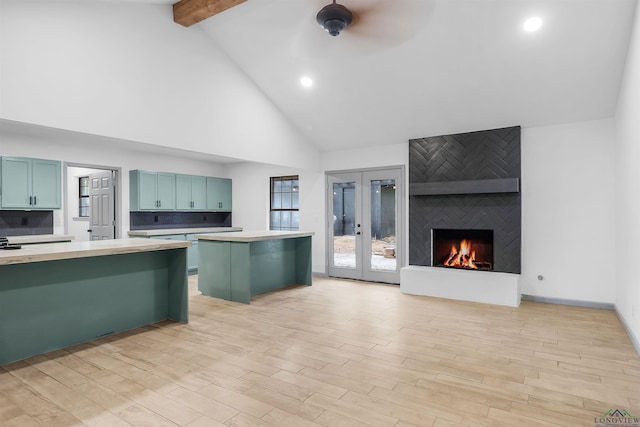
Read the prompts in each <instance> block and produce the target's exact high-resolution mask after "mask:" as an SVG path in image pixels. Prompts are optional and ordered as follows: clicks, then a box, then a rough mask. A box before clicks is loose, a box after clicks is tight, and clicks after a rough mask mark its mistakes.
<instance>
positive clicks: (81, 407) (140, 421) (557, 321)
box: [0, 276, 640, 427]
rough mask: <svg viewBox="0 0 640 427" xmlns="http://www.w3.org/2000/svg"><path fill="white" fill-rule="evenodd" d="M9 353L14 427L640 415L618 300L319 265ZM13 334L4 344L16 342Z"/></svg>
mask: <svg viewBox="0 0 640 427" xmlns="http://www.w3.org/2000/svg"><path fill="white" fill-rule="evenodd" d="M196 280H197V276H192V277H191V278H190V282H191V283H190V289H191V292H190V293H191V296H190V323H189V324H188V325H182V324H177V323H173V322H163V323H161V324H157V325H153V326H149V327H144V328H140V329H136V330H134V331H130V332H127V333H122V334H118V335H112V336H109V337H105V338H103V339H100V340H96V341H92V342H90V343H86V344H82V345H77V346H74V347H71V348H68V349H65V350H60V351H55V352H52V353H49V354H46V355H43V356H38V357H33V358H30V359H28V360H24V361H21V362H17V363H13V364H10V365H6V366H3V367H0V425H1V426H3V427H8V426H20V427H25V426H39V425H44V426H75V425H89V426H121V425H122V426H129V425H134V426H155V425H158V426H175V425H179V426H191V427H195V426H223V425H226V426H285V427H287V426H292V427H304V426H318V425H320V426H454V425H468V426H510V427H512V426H530V425H531V426H538V425H540V426H548V425H556V426H574V425H576V426H591V427H593V426H594V417H596V416H600V415H602V414H603V413H604V412H605V411H607V410H609V409H612V408H619V409H626V410H627V411H628V412H629V413H631V414H632V415H636V416H640V358H639V357H638V355H637V354H636V353H635V351H634V349H633V347H632V345H631V343H630V341H629V338H628V337H627V335H626V334H625V331H624V329H623V327H622V326H621V324H620V322H619V320H618V319H617V317H616V315H615V313H614V312H613V311H607V310H598V309H588V308H578V307H568V306H561V305H550V304H541V303H532V302H523V303H522V305H521V306H520V308H507V307H498V306H491V305H485V304H475V303H467V302H457V301H451V300H442V299H435V298H427V297H418V296H410V295H403V294H402V293H400V289H399V287H398V286H393V285H380V284H371V283H360V282H352V281H343V280H333V279H324V278H314V285H313V286H312V287H294V288H289V289H286V290H283V291H278V292H272V293H269V294H265V295H262V296H258V297H255V298H254V299H253V300H252V302H251V305H243V304H238V303H232V302H227V301H222V300H218V299H214V298H209V297H204V296H202V295H197V292H195V289H196ZM3 345H4V344H3Z"/></svg>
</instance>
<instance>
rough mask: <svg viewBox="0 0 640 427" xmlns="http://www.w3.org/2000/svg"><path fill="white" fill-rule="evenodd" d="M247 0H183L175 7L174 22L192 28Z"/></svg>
mask: <svg viewBox="0 0 640 427" xmlns="http://www.w3.org/2000/svg"><path fill="white" fill-rule="evenodd" d="M245 1H247V0H181V1H179V2H178V3H176V4H174V5H173V20H174V21H175V22H177V23H178V24H180V25H183V26H185V27H190V26H192V25H193V24H197V23H198V22H200V21H203V20H205V19H207V18H210V17H212V16H213V15H217V14H218V13H221V12H224V11H225V10H227V9H230V8H232V7H234V6H237V5H239V4H240V3H244V2H245Z"/></svg>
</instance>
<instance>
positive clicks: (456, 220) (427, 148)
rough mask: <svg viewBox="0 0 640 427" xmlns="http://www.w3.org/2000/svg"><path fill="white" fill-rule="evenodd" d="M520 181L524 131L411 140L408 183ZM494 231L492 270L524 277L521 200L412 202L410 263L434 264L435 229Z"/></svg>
mask: <svg viewBox="0 0 640 427" xmlns="http://www.w3.org/2000/svg"><path fill="white" fill-rule="evenodd" d="M502 178H520V127H519V126H516V127H510V128H503V129H494V130H487V131H479V132H470V133H464V134H457V135H443V136H436V137H428V138H420V139H414V140H410V141H409V183H410V184H414V183H423V182H447V181H466V180H481V179H502ZM432 228H468V229H492V230H494V271H501V272H507V273H520V269H521V249H520V246H521V196H520V193H507V194H464V195H437V196H411V197H410V198H409V264H411V265H425V266H430V265H431V229H432Z"/></svg>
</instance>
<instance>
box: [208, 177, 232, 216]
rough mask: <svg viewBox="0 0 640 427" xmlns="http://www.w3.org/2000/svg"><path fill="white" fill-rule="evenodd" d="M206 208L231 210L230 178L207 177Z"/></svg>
mask: <svg viewBox="0 0 640 427" xmlns="http://www.w3.org/2000/svg"><path fill="white" fill-rule="evenodd" d="M207 210H211V211H224V212H230V211H231V180H230V179H224V178H211V177H209V178H207Z"/></svg>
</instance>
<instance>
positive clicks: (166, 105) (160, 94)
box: [0, 0, 318, 169]
mask: <svg viewBox="0 0 640 427" xmlns="http://www.w3.org/2000/svg"><path fill="white" fill-rule="evenodd" d="M0 7H1V8H2V13H0V52H1V53H2V54H1V55H0V93H2V96H1V97H0V118H3V119H8V120H13V121H18V122H24V123H32V124H37V125H42V126H49V127H54V128H59V129H67V130H73V131H78V132H85V133H91V134H95V135H103V136H109V137H114V138H120V139H126V140H131V141H138V142H145V143H152V144H156V145H161V146H168V147H179V148H182V149H186V150H193V151H198V152H202V153H214V154H217V155H220V156H226V157H232V158H239V159H243V160H253V161H260V162H269V163H273V164H281V165H288V166H295V167H304V168H308V169H314V168H317V162H318V151H317V149H315V147H313V146H312V145H311V144H310V143H309V142H308V141H307V140H306V139H305V138H304V137H303V135H302V134H301V133H300V132H299V131H298V130H297V128H295V126H293V125H292V124H291V123H290V122H289V121H288V120H287V119H285V118H284V116H283V115H282V114H281V112H280V111H279V110H278V109H277V108H275V107H274V106H273V104H272V103H271V102H270V101H269V100H268V99H267V98H266V97H265V96H264V95H263V93H262V92H261V91H260V90H258V89H257V88H256V86H255V85H254V84H253V82H251V81H250V80H249V79H248V78H247V77H246V76H245V74H244V73H243V72H242V71H241V70H239V69H238V68H237V67H236V66H235V65H234V64H233V63H232V62H231V61H230V60H229V59H228V57H227V56H226V55H225V54H224V53H223V52H222V51H221V50H220V49H218V48H217V46H216V45H215V44H214V43H213V42H212V40H211V39H210V38H209V37H208V36H206V35H205V34H204V33H203V32H202V30H201V29H200V28H199V27H197V26H194V27H192V28H184V27H182V26H180V25H178V24H176V23H174V22H173V16H172V8H171V5H170V4H161V5H158V4H140V3H131V2H127V3H124V2H122V3H120V2H87V1H82V0H76V1H73V0H71V1H65V2H59V1H58V2H48V1H44V0H43V1H38V0H33V1H28V2H25V1H21V0H0Z"/></svg>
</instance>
